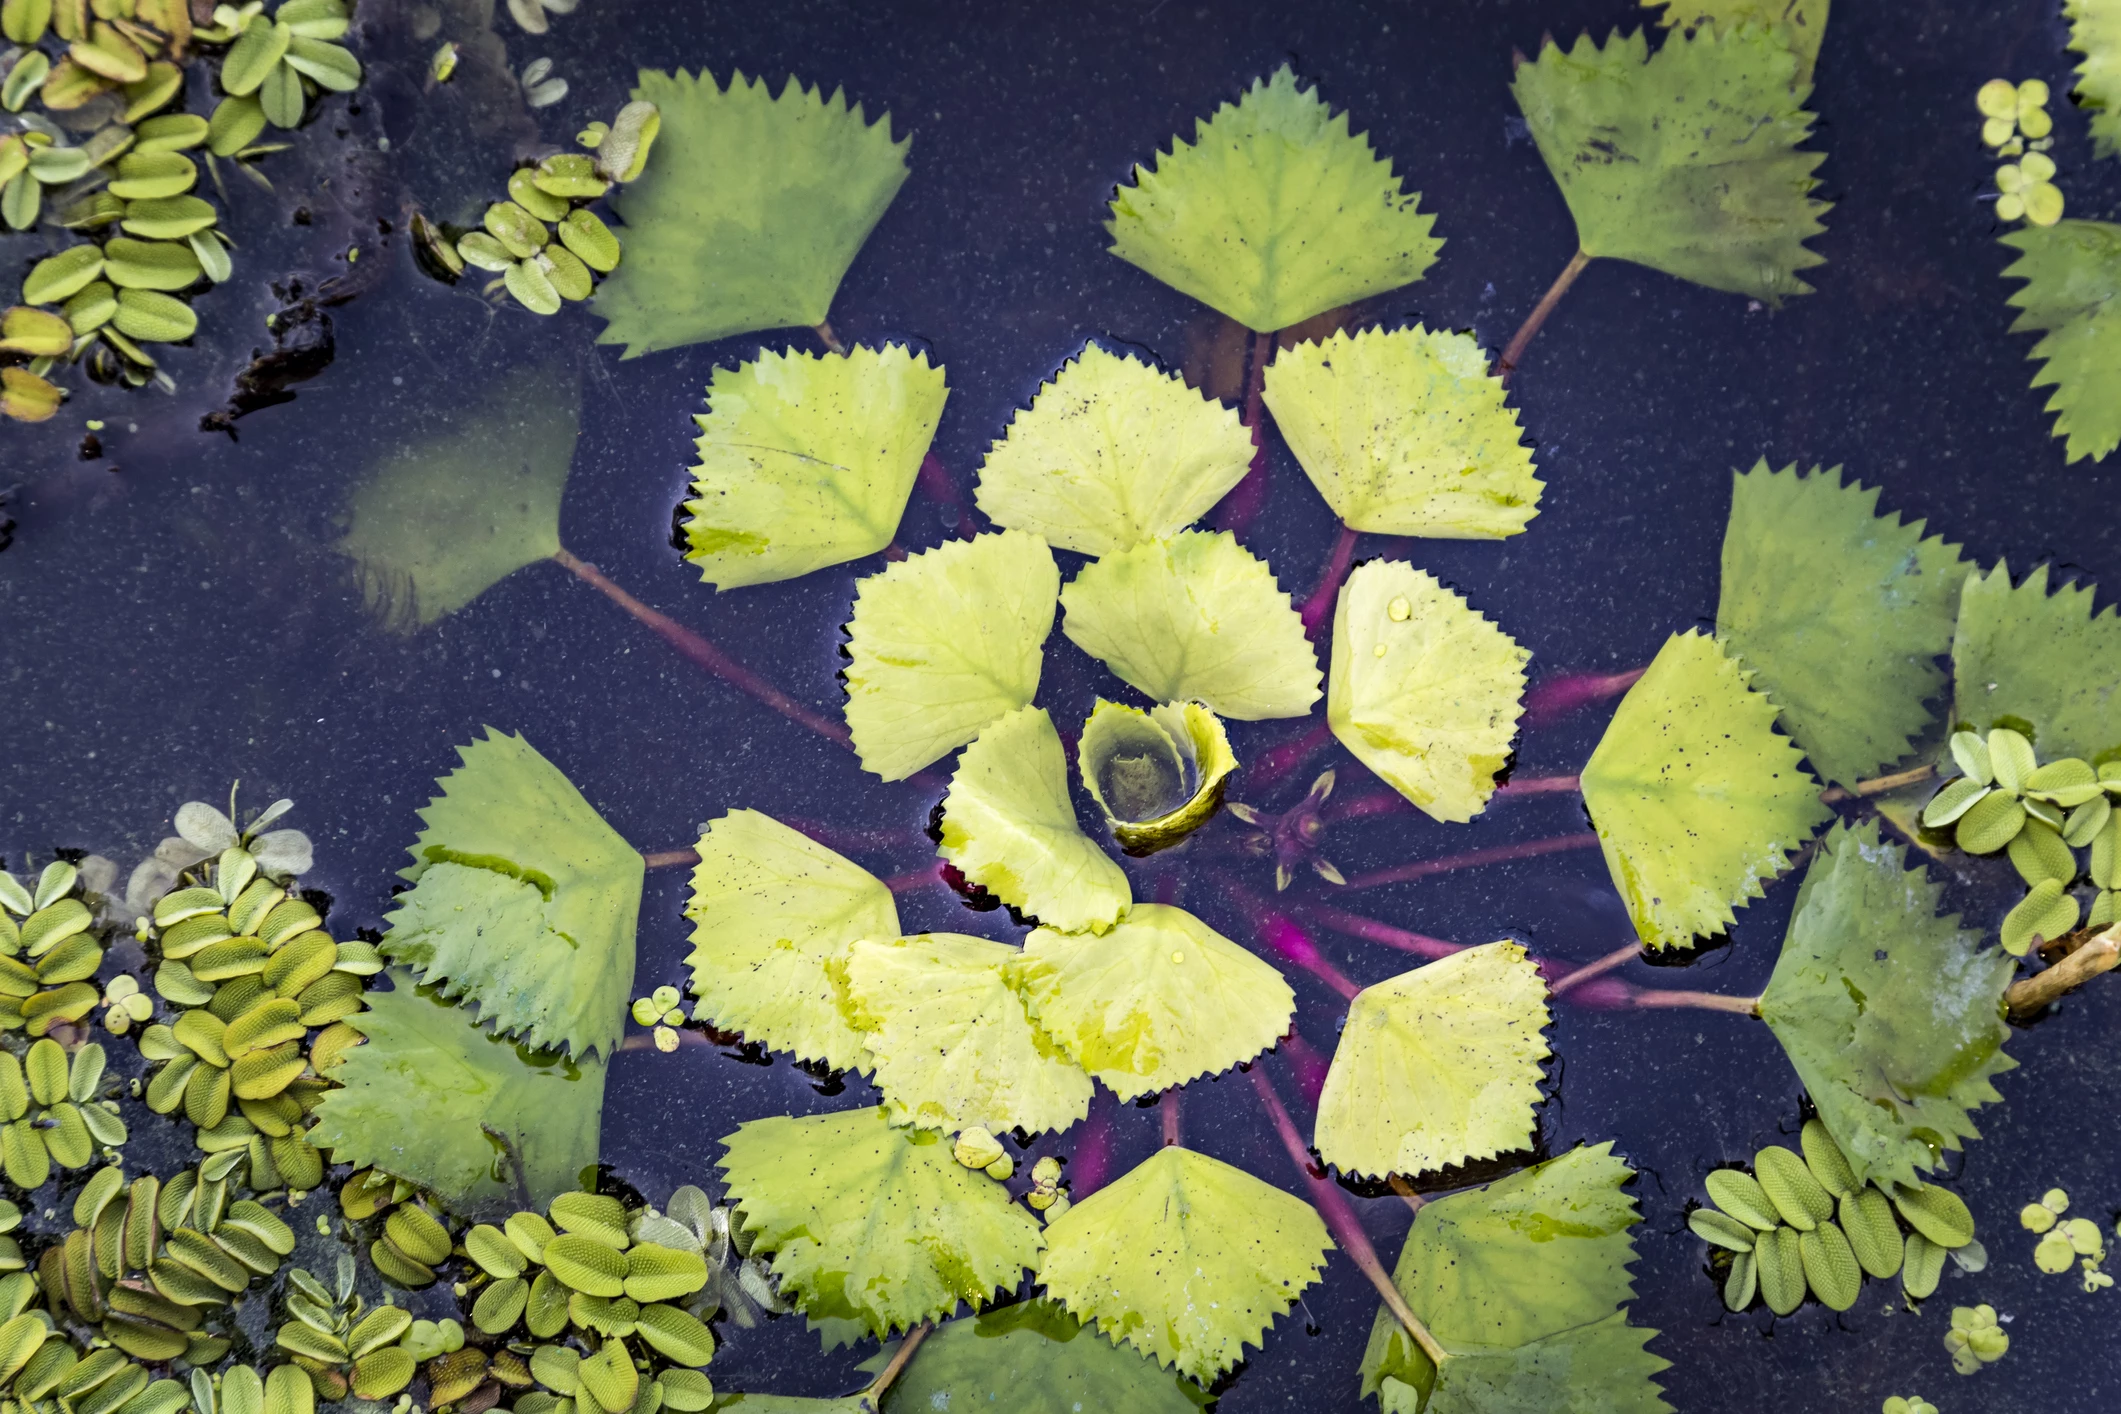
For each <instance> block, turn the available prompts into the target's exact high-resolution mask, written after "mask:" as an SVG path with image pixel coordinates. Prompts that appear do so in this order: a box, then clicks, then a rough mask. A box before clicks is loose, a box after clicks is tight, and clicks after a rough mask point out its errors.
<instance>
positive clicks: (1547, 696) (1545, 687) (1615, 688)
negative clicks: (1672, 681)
mask: <svg viewBox="0 0 2121 1414" xmlns="http://www.w3.org/2000/svg"><path fill="white" fill-rule="evenodd" d="M1648 671H1649V670H1648V669H1647V668H1636V669H1635V670H1634V671H1632V672H1626V673H1566V674H1564V675H1562V676H1561V677H1558V678H1548V679H1547V680H1546V681H1545V682H1543V683H1541V684H1540V685H1539V686H1537V687H1535V688H1533V689H1532V690H1531V691H1530V692H1528V693H1526V694H1525V698H1524V721H1525V725H1526V726H1528V727H1543V726H1545V725H1547V724H1548V723H1550V722H1555V721H1559V720H1560V719H1561V718H1563V717H1566V716H1567V715H1569V713H1571V712H1574V711H1575V710H1576V709H1577V708H1579V707H1586V706H1589V705H1590V704H1591V703H1593V702H1600V701H1603V700H1604V699H1606V698H1608V697H1614V696H1617V695H1619V694H1620V693H1623V692H1626V691H1627V690H1628V689H1629V688H1630V687H1633V686H1634V685H1635V680H1636V679H1637V678H1639V677H1641V676H1642V675H1643V674H1644V673H1645V672H1648Z"/></svg>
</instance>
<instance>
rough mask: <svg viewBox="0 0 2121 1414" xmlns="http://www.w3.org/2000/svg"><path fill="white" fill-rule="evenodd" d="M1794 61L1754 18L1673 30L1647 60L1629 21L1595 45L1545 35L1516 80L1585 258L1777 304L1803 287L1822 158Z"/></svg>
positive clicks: (1643, 41) (1817, 259) (1811, 259)
mask: <svg viewBox="0 0 2121 1414" xmlns="http://www.w3.org/2000/svg"><path fill="white" fill-rule="evenodd" d="M1799 68H1800V65H1799V59H1798V55H1797V54H1796V53H1795V52H1793V51H1792V50H1791V49H1790V48H1789V47H1788V45H1787V44H1785V43H1784V42H1783V41H1782V39H1780V38H1779V37H1778V36H1777V34H1776V32H1775V31H1774V30H1771V29H1767V28H1760V27H1755V26H1750V25H1746V26H1740V27H1738V28H1735V29H1720V28H1718V27H1717V26H1715V25H1713V24H1711V25H1703V26H1702V27H1700V28H1699V29H1697V30H1694V31H1693V32H1691V33H1689V32H1687V31H1684V30H1676V29H1675V30H1673V31H1671V32H1670V33H1669V34H1667V35H1666V37H1665V41H1664V44H1663V45H1662V46H1661V47H1659V49H1658V50H1657V52H1656V53H1654V54H1652V53H1651V52H1650V48H1649V42H1648V40H1647V38H1646V37H1645V36H1644V35H1643V33H1642V32H1641V31H1640V30H1638V31H1636V32H1635V33H1634V34H1631V35H1625V36H1623V35H1621V34H1620V33H1618V32H1617V31H1616V32H1615V33H1614V34H1613V36H1612V37H1611V38H1610V39H1609V40H1607V42H1606V43H1605V45H1604V46H1603V47H1600V46H1598V45H1596V44H1593V43H1592V42H1591V37H1590V36H1589V35H1587V34H1586V35H1579V36H1578V37H1577V40H1576V44H1575V47H1574V48H1572V49H1570V50H1567V51H1566V52H1564V51H1563V50H1562V49H1561V48H1560V47H1559V46H1558V45H1556V44H1554V43H1553V42H1552V41H1551V40H1549V41H1548V42H1547V44H1546V45H1545V46H1544V47H1542V48H1541V50H1540V52H1539V57H1538V58H1537V59H1535V60H1533V61H1531V62H1530V63H1526V64H1523V65H1520V66H1519V68H1518V70H1517V76H1516V78H1515V79H1514V80H1513V81H1512V84H1511V88H1512V91H1513V92H1514V93H1515V94H1516V96H1517V106H1518V107H1519V108H1520V109H1522V110H1523V112H1524V116H1525V121H1526V122H1527V123H1529V124H1530V125H1531V128H1532V137H1533V140H1534V141H1535V142H1537V143H1538V145H1539V155H1540V156H1541V157H1543V158H1545V159H1546V164H1547V169H1548V170H1549V171H1550V172H1552V173H1553V174H1554V180H1555V181H1557V182H1559V183H1560V184H1561V194H1562V196H1563V197H1564V198H1566V199H1567V201H1568V203H1569V211H1570V213H1571V214H1572V215H1573V216H1574V217H1575V218H1576V236H1577V242H1578V245H1579V246H1580V248H1581V249H1582V251H1583V253H1584V254H1585V255H1587V256H1592V257H1600V256H1608V257H1612V258H1614V259H1617V260H1631V261H1634V262H1635V263H1636V264H1639V265H1647V266H1649V267H1650V268H1651V269H1653V270H1662V271H1664V272H1665V273H1666V274H1668V275H1676V276H1678V277H1679V278H1680V279H1682V280H1691V281H1693V282H1694V283H1695V284H1697V285H1706V286H1707V287H1708V288H1710V289H1712V290H1729V291H1732V292H1733V293H1736V294H1745V295H1751V296H1753V297H1754V298H1755V299H1759V300H1765V301H1767V302H1768V303H1770V304H1779V303H1781V301H1782V299H1783V298H1784V296H1787V295H1793V294H1805V293H1808V292H1809V291H1810V290H1811V286H1810V285H1808V284H1806V283H1805V282H1804V281H1803V280H1801V279H1799V278H1798V275H1797V272H1798V271H1799V270H1802V269H1805V268H1806V267H1808V266H1813V265H1818V264H1820V263H1821V262H1822V260H1823V259H1824V257H1822V256H1820V255H1817V254H1815V253H1814V252H1812V251H1810V250H1807V249H1806V248H1805V245H1804V242H1805V241H1806V240H1807V239H1809V238H1810V237H1812V236H1815V235H1817V234H1819V232H1820V231H1821V230H1823V229H1824V227H1823V226H1821V224H1820V222H1819V216H1820V214H1821V213H1822V212H1824V211H1825V210H1826V203H1825V202H1822V201H1818V200H1815V199H1814V198H1813V197H1812V196H1811V191H1812V189H1813V188H1814V187H1815V186H1817V185H1818V182H1817V180H1816V179H1815V178H1814V177H1813V176H1812V172H1813V169H1814V168H1816V167H1818V165H1819V164H1820V162H1822V161H1823V160H1825V158H1824V154H1822V153H1818V152H1803V151H1799V150H1798V144H1799V143H1801V142H1803V141H1804V140H1805V138H1806V136H1807V135H1808V134H1809V133H1810V131H1811V126H1812V115H1811V114H1810V113H1808V112H1806V111H1805V108H1804V100H1805V99H1806V97H1807V96H1809V94H1810V92H1811V87H1810V85H1809V84H1807V83H1804V82H1802V81H1800V79H1799V77H1798V74H1799Z"/></svg>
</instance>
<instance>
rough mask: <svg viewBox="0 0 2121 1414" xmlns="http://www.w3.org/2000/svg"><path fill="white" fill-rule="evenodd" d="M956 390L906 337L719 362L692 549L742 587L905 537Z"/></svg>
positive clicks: (726, 582) (716, 581)
mask: <svg viewBox="0 0 2121 1414" xmlns="http://www.w3.org/2000/svg"><path fill="white" fill-rule="evenodd" d="M948 395H949V390H948V389H947V388H946V387H945V386H944V385H943V370H942V369H941V368H940V367H930V366H929V364H928V357H927V355H926V354H920V355H909V354H908V353H907V352H906V350H905V349H904V348H903V347H901V346H899V345H897V344H892V345H889V346H887V347H885V348H884V349H882V350H877V349H870V348H860V347H858V348H856V349H855V350H854V351H853V352H852V353H846V354H824V355H822V356H820V355H808V354H801V353H790V354H776V353H773V352H771V351H766V350H762V351H761V352H760V354H759V356H758V357H757V358H755V359H753V360H752V361H751V362H749V363H746V364H744V365H742V366H741V367H738V368H733V369H731V368H717V369H715V370H714V381H713V383H712V384H710V385H709V387H708V390H707V397H708V410H707V412H706V413H705V414H704V415H702V416H700V417H697V418H695V419H694V420H695V421H697V422H698V423H699V425H700V438H699V444H698V445H699V449H700V460H699V462H698V464H697V465H696V466H694V468H693V480H692V492H693V499H691V500H689V501H687V502H686V503H685V519H684V525H683V530H684V535H685V543H686V545H687V547H688V548H687V549H686V552H685V558H686V559H688V560H691V561H692V562H693V563H694V564H696V565H698V566H699V567H700V577H701V578H703V579H706V580H708V581H710V582H711V583H713V585H714V586H715V588H717V589H733V588H735V587H737V586H738V585H744V584H767V583H771V582H772V581H774V580H781V579H794V578H795V577H796V576H798V575H804V574H808V573H810V571H812V570H815V569H822V568H824V567H825V566H826V565H838V564H845V563H846V562H847V561H849V560H858V559H860V558H862V557H863V556H864V555H873V554H875V553H876V552H877V551H879V550H881V549H883V548H884V547H885V546H886V545H889V544H890V543H891V538H892V537H893V536H894V535H896V534H898V525H899V518H900V516H901V515H902V514H903V513H904V511H905V509H906V498H907V497H908V496H910V495H911V494H912V493H913V478H914V476H915V474H916V473H917V472H919V471H920V467H921V458H922V457H924V456H926V455H927V454H928V444H929V442H930V441H932V440H933V439H934V437H935V426H936V423H937V422H938V421H939V420H940V419H941V418H942V415H943V400H944V399H945V398H946V397H947V396H948Z"/></svg>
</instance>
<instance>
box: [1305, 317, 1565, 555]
mask: <svg viewBox="0 0 2121 1414" xmlns="http://www.w3.org/2000/svg"><path fill="white" fill-rule="evenodd" d="M1266 401H1267V408H1268V410H1269V411H1271V412H1272V413H1273V414H1274V425H1275V426H1276V427H1278V428H1280V429H1281V435H1282V436H1283V437H1284V438H1285V439H1286V440H1287V441H1288V443H1289V449H1290V450H1291V451H1293V452H1295V453H1296V460H1297V461H1298V462H1300V463H1301V464H1302V465H1303V469H1304V474H1305V475H1306V476H1308V477H1310V478H1311V484H1312V485H1314V486H1316V487H1317V488H1318V493H1319V494H1320V495H1321V496H1324V497H1325V498H1326V504H1327V505H1329V506H1331V507H1332V508H1333V514H1335V515H1337V516H1339V517H1340V518H1341V521H1342V522H1343V523H1344V524H1346V525H1347V527H1348V528H1349V529H1350V530H1366V531H1372V532H1375V533H1377V534H1380V535H1426V536H1431V537H1434V538H1437V539H1444V540H1500V539H1502V538H1503V537H1505V536H1509V535H1515V534H1517V533H1518V532H1519V531H1521V530H1523V529H1524V528H1525V523H1526V522H1528V521H1529V520H1531V519H1532V517H1533V516H1535V515H1537V514H1538V513H1539V493H1540V490H1541V486H1540V482H1539V478H1538V477H1537V476H1536V475H1534V473H1533V467H1532V449H1531V448H1529V447H1527V446H1525V445H1524V433H1523V431H1522V430H1521V429H1520V428H1519V427H1518V425H1517V414H1516V413H1515V412H1514V411H1513V410H1512V409H1511V408H1510V405H1509V404H1508V402H1507V401H1505V397H1504V389H1503V384H1502V380H1501V379H1500V378H1495V377H1490V376H1489V374H1488V359H1487V356H1486V355H1485V354H1483V353H1482V352H1481V351H1480V344H1479V343H1478V342H1477V341H1476V340H1475V339H1474V338H1473V337H1472V335H1470V334H1456V333H1450V332H1447V331H1445V330H1442V329H1437V330H1434V331H1431V330H1428V329H1425V328H1423V327H1422V326H1420V325H1418V324H1417V325H1415V326H1414V327H1413V328H1412V329H1391V330H1386V329H1366V330H1364V331H1363V332H1362V333H1360V334H1352V335H1351V334H1349V333H1347V332H1345V331H1342V332H1340V333H1337V334H1335V335H1333V336H1332V337H1331V338H1329V339H1326V340H1324V341H1323V342H1320V343H1303V344H1298V345H1296V346H1295V347H1294V348H1291V349H1285V350H1283V351H1282V354H1281V356H1280V357H1279V358H1277V359H1275V360H1274V362H1273V363H1271V364H1269V365H1267V376H1266Z"/></svg>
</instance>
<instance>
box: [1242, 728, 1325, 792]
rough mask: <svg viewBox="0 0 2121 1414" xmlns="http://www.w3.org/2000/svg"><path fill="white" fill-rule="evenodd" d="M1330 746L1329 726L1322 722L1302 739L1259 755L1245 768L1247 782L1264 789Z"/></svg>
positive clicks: (1284, 743)
mask: <svg viewBox="0 0 2121 1414" xmlns="http://www.w3.org/2000/svg"><path fill="white" fill-rule="evenodd" d="M1332 744H1333V727H1332V724H1331V723H1329V722H1326V721H1324V720H1323V719H1321V720H1320V721H1319V723H1318V725H1317V726H1315V727H1313V728H1311V729H1310V730H1309V731H1307V732H1305V733H1304V734H1303V735H1302V736H1300V737H1297V738H1295V739H1294V740H1291V741H1285V742H1283V743H1282V744H1281V745H1279V746H1276V747H1270V748H1269V749H1267V750H1266V751H1263V752H1261V753H1260V754H1259V758H1258V759H1257V760H1255V761H1254V762H1253V763H1252V764H1251V765H1250V766H1249V767H1247V768H1246V770H1245V779H1246V782H1247V784H1249V785H1252V786H1256V787H1258V788H1259V789H1260V790H1266V789H1268V788H1269V787H1271V786H1273V785H1274V784H1275V783H1276V782H1278V781H1279V780H1281V778H1282V777H1284V776H1286V775H1288V774H1289V773H1290V772H1291V771H1293V770H1295V769H1296V768H1297V767H1299V766H1301V765H1303V764H1304V762H1306V761H1308V760H1310V759H1311V758H1312V757H1313V756H1316V755H1317V754H1318V753H1319V752H1321V751H1324V750H1325V749H1326V748H1327V747H1329V746H1331V745H1332Z"/></svg>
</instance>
